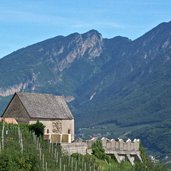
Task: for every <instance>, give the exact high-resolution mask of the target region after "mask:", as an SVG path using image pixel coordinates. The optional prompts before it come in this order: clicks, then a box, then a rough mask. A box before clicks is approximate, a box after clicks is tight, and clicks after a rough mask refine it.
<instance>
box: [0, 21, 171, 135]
mask: <svg viewBox="0 0 171 171" xmlns="http://www.w3.org/2000/svg"><path fill="white" fill-rule="evenodd" d="M170 59H171V22H168V23H162V24H159V25H158V26H156V27H155V28H154V29H152V30H151V31H149V32H147V33H145V34H144V35H142V36H141V37H139V38H138V39H136V40H130V39H129V38H127V37H122V36H116V37H114V38H111V39H107V38H103V37H102V35H101V34H100V33H99V32H98V31H96V30H90V31H88V32H86V33H84V34H79V33H73V34H70V35H68V36H56V37H55V38H51V39H48V40H45V41H42V42H39V43H36V44H33V45H31V46H28V47H25V48H22V49H20V50H18V51H15V52H14V53H12V54H9V55H7V56H6V57H4V58H2V59H0V78H1V80H0V102H1V104H0V107H1V109H2V108H3V107H4V106H5V104H6V103H7V99H8V97H6V96H9V95H12V94H13V93H14V92H15V91H29V92H39V93H51V94H55V95H64V96H66V98H67V97H70V99H72V100H71V102H70V106H71V108H72V110H73V113H74V114H75V119H76V123H77V124H76V127H77V129H78V128H83V127H88V128H93V127H94V128H98V126H99V125H104V126H105V128H108V126H109V125H110V124H111V122H112V123H114V124H116V125H117V126H118V127H125V129H126V127H129V126H132V127H135V126H136V129H139V128H140V127H142V126H141V125H146V124H148V125H149V126H150V125H153V124H155V125H156V124H160V122H161V123H162V124H164V123H165V121H166V120H171V116H170V112H171V107H170V106H171V95H170V92H171V88H170V83H171V74H170V73H171V69H170V66H171V60H170ZM71 97H72V98H71ZM68 99H69V98H68ZM5 101H6V102H5ZM1 111H2V110H1ZM152 123H153V124H152ZM112 129H114V128H112ZM131 129H132V128H131ZM143 129H145V128H144V127H143ZM91 131H92V130H91ZM112 131H113V130H112ZM134 131H135V130H132V135H134ZM141 132H143V131H141ZM81 133H82V132H81ZM115 135H116V134H115ZM136 135H137V133H136ZM111 136H112V135H111Z"/></svg>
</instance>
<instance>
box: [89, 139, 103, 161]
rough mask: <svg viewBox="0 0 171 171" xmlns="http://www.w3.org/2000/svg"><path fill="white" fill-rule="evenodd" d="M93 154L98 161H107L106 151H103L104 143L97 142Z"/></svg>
mask: <svg viewBox="0 0 171 171" xmlns="http://www.w3.org/2000/svg"><path fill="white" fill-rule="evenodd" d="M92 154H93V155H94V156H96V157H97V158H98V159H101V160H105V159H106V154H105V150H104V149H103V146H102V142H101V141H100V140H97V141H96V142H94V143H93V145H92Z"/></svg>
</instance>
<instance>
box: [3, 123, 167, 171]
mask: <svg viewBox="0 0 171 171" xmlns="http://www.w3.org/2000/svg"><path fill="white" fill-rule="evenodd" d="M0 133H1V143H0V163H1V164H0V170H1V171H39V170H40V171H43V170H45V171H111V170H112V171H144V170H143V169H144V167H145V166H146V169H147V171H153V170H155V171H166V170H167V169H166V168H165V167H164V166H162V165H161V164H160V163H156V164H155V163H152V162H151V161H150V160H149V159H148V158H147V157H145V155H144V154H143V153H142V158H143V161H144V162H143V163H136V165H135V166H131V164H129V163H128V162H123V163H121V164H118V163H116V161H115V160H114V158H112V157H109V156H105V154H103V150H100V148H99V147H98V146H96V144H95V145H94V147H95V146H96V148H95V149H96V152H95V155H85V156H82V155H78V154H73V155H72V156H69V155H67V154H64V153H62V151H61V149H60V147H59V146H58V145H57V144H50V143H49V142H47V141H44V140H42V139H41V138H38V137H36V136H35V134H34V133H31V132H30V131H29V129H28V126H27V125H19V126H18V125H10V124H2V123H0ZM97 147H98V148H97ZM99 150H100V151H101V152H100V151H99ZM100 153H101V155H99V154H100ZM102 154H103V158H102V157H99V156H102Z"/></svg>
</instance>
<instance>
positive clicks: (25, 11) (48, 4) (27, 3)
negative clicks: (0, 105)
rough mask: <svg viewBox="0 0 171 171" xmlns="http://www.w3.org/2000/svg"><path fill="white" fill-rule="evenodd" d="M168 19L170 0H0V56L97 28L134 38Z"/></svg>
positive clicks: (169, 15)
mask: <svg viewBox="0 0 171 171" xmlns="http://www.w3.org/2000/svg"><path fill="white" fill-rule="evenodd" d="M170 20H171V0H0V57H3V56H5V55H7V54H9V53H11V52H12V51H14V50H17V49H19V48H22V47H25V46H28V45H30V44H33V43H36V42H39V41H42V40H45V39H48V38H51V37H55V36H57V35H68V34H70V33H73V32H79V33H83V32H86V31H88V30H90V29H97V30H98V31H99V32H100V33H102V35H103V37H105V38H111V37H114V36H117V35H121V36H126V37H129V38H131V39H136V38H138V37H139V36H141V35H142V34H144V33H145V32H147V31H149V30H150V29H152V28H153V27H155V26H156V25H158V24H159V23H161V22H168V21H170Z"/></svg>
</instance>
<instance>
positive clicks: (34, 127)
mask: <svg viewBox="0 0 171 171" xmlns="http://www.w3.org/2000/svg"><path fill="white" fill-rule="evenodd" d="M44 128H45V126H44V125H43V124H42V123H41V122H39V121H37V122H36V123H35V124H31V125H29V130H30V131H33V132H34V133H35V134H36V135H37V137H40V136H43V135H44Z"/></svg>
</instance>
